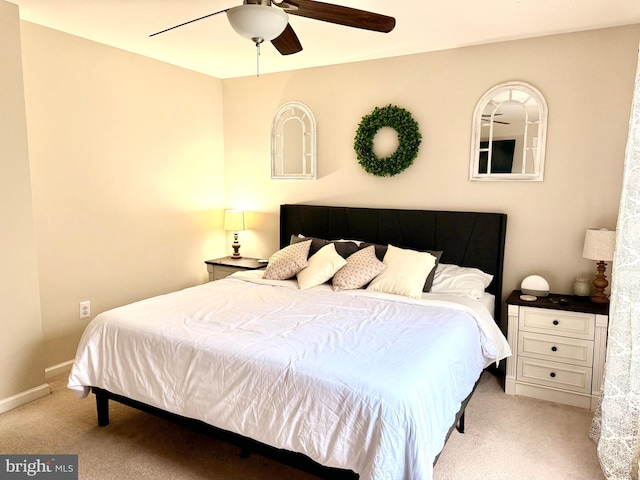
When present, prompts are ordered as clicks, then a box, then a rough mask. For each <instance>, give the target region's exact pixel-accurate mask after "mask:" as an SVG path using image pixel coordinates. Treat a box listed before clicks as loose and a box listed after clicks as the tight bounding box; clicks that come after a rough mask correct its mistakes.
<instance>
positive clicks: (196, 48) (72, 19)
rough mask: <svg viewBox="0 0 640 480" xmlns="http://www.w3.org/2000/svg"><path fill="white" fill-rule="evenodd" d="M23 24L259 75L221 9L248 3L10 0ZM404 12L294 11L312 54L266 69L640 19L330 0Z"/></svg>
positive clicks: (559, 8)
mask: <svg viewBox="0 0 640 480" xmlns="http://www.w3.org/2000/svg"><path fill="white" fill-rule="evenodd" d="M9 1H10V2H11V3H15V4H17V5H19V7H20V18H22V19H23V20H26V21H29V22H33V23H37V24H40V25H44V26H46V27H50V28H53V29H56V30H61V31H63V32H67V33H70V34H73V35H77V36H79V37H83V38H87V39H89V40H93V41H96V42H100V43H104V44H107V45H111V46H114V47H117V48H121V49H123V50H127V51H130V52H134V53H138V54H140V55H144V56H147V57H151V58H154V59H157V60H161V61H164V62H167V63H171V64H174V65H178V66H181V67H184V68H188V69H190V70H195V71H198V72H202V73H205V74H207V75H212V76H215V77H218V78H234V77H241V76H249V75H256V73H257V64H258V63H257V55H256V53H257V52H256V47H255V46H254V44H253V43H252V42H251V41H250V40H246V39H244V38H242V37H240V36H239V35H237V34H236V33H235V32H234V31H233V29H232V28H231V26H230V25H229V23H228V21H227V18H226V15H225V14H224V13H223V14H219V15H216V16H213V17H210V18H207V19H205V20H202V21H199V22H195V23H192V24H190V25H186V26H184V27H181V28H178V29H175V30H172V31H170V32H166V33H163V34H161V35H158V36H154V37H149V35H150V34H151V33H154V32H157V31H160V30H163V29H165V28H167V27H170V26H173V25H176V24H179V23H182V22H186V21H188V20H191V19H194V18H197V17H201V16H203V15H207V14H209V13H213V12H216V11H219V10H223V9H226V8H229V7H233V6H236V5H240V4H241V0H9ZM327 2H328V3H335V4H340V5H344V6H348V7H353V8H359V9H363V10H369V11H372V12H376V13H381V14H385V15H389V16H392V17H395V18H396V27H395V29H394V30H393V31H392V32H390V33H376V32H369V31H364V30H360V29H355V28H349V27H344V26H338V25H334V24H330V23H325V22H321V21H318V20H312V19H307V18H303V17H295V16H289V23H290V25H291V26H292V27H293V29H294V30H295V31H296V33H297V35H298V37H299V38H300V42H301V43H302V46H303V48H304V50H303V51H302V52H300V53H296V54H294V55H288V56H282V55H280V54H279V53H278V52H277V51H276V49H275V48H274V47H273V46H272V45H271V44H270V43H266V42H265V44H263V46H262V47H261V52H260V57H259V71H260V73H261V74H264V73H272V72H281V71H287V70H296V69H301V68H308V67H315V66H321V65H330V64H338V63H346V62H355V61H360V60H368V59H374V58H383V57H393V56H398V55H406V54H412V53H419V52H428V51H435V50H443V49H449V48H456V47H463V46H469V45H477V44H482V43H490V42H496V41H501V40H512V39H518V38H527V37H535V36H541V35H548V34H554V33H564V32H574V31H580V30H588V29H593V28H603V27H611V26H619V25H627V24H634V23H640V1H638V0H454V1H442V0H439V1H435V0H421V1H417V0H404V1H398V0H335V1H332V0H327Z"/></svg>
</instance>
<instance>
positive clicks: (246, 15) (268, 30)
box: [227, 4, 289, 41]
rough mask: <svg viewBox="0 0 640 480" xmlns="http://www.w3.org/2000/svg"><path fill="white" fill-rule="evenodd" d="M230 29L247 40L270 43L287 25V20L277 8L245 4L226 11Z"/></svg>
mask: <svg viewBox="0 0 640 480" xmlns="http://www.w3.org/2000/svg"><path fill="white" fill-rule="evenodd" d="M227 18H228V19H229V23H230V24H231V27H233V29H234V30H235V31H236V33H237V34H238V35H240V36H241V37H244V38H248V39H249V40H253V41H255V40H254V39H256V38H258V39H262V40H264V41H270V40H273V39H274V38H276V37H278V36H279V35H280V34H281V33H282V32H283V31H284V29H285V28H286V27H287V23H289V18H288V16H287V14H286V13H284V12H283V11H282V10H281V9H279V8H274V7H269V6H265V5H251V4H245V5H240V6H238V7H233V8H231V9H229V10H228V11H227Z"/></svg>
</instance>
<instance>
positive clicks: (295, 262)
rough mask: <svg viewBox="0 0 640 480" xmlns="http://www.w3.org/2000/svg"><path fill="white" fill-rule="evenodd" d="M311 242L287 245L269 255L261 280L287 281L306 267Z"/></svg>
mask: <svg viewBox="0 0 640 480" xmlns="http://www.w3.org/2000/svg"><path fill="white" fill-rule="evenodd" d="M309 248H311V240H307V241H305V242H300V243H296V244H294V245H288V246H286V247H284V248H283V249H282V250H278V251H277V252H276V253H274V254H273V255H271V257H270V258H269V263H268V264H267V268H266V269H265V271H264V275H263V276H262V278H266V279H268V280H287V279H289V278H291V277H293V276H294V275H295V274H296V273H298V272H299V271H300V270H302V269H303V268H304V267H306V266H307V265H308V263H307V257H308V256H309Z"/></svg>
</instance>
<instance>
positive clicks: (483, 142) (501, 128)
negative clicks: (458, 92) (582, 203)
mask: <svg viewBox="0 0 640 480" xmlns="http://www.w3.org/2000/svg"><path fill="white" fill-rule="evenodd" d="M546 136H547V102H546V101H545V99H544V97H543V96H542V94H541V93H540V92H539V91H538V90H536V89H535V88H534V87H532V86H531V85H529V84H527V83H524V82H507V83H502V84H500V85H496V86H495V87H493V88H492V89H490V90H489V91H488V92H487V93H485V94H484V96H483V97H482V98H481V99H480V101H479V102H478V104H477V105H476V108H475V110H474V112H473V134H472V137H471V162H470V173H469V179H470V180H473V181H501V180H530V181H542V179H543V175H544V154H545V144H546Z"/></svg>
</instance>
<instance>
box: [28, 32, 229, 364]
mask: <svg viewBox="0 0 640 480" xmlns="http://www.w3.org/2000/svg"><path fill="white" fill-rule="evenodd" d="M21 27H22V38H23V45H22V49H23V59H24V60H23V62H24V84H25V95H26V107H27V108H26V110H27V125H28V133H29V149H30V162H31V176H32V183H33V208H34V216H35V226H36V228H35V230H36V238H37V248H38V259H39V262H38V267H39V272H40V289H41V295H42V326H43V329H44V340H45V359H46V366H47V367H51V366H54V365H57V364H60V363H62V362H66V361H69V360H71V359H73V357H74V355H75V349H76V346H77V343H78V340H79V338H80V335H81V333H82V331H83V329H84V327H85V326H86V324H87V322H88V321H87V320H80V319H79V302H80V301H83V300H89V301H91V310H92V311H91V313H92V317H93V316H95V315H96V314H98V313H99V312H101V311H104V310H106V309H109V308H112V307H115V306H118V305H122V304H125V303H128V302H131V301H134V300H138V299H141V298H144V297H149V296H152V295H156V294H160V293H166V292H169V291H172V290H177V289H180V288H184V287H187V286H191V285H195V284H199V283H202V282H204V281H205V280H206V278H207V272H206V268H205V264H204V260H206V259H208V258H212V257H216V256H220V255H223V254H224V251H225V246H224V235H223V234H222V233H221V232H220V231H219V230H217V231H216V226H221V225H222V219H221V212H222V209H223V208H224V161H223V139H222V84H221V81H220V80H218V79H215V78H212V77H208V76H205V75H202V74H198V73H195V72H191V71H187V70H184V69H181V68H178V67H174V66H171V65H168V64H164V63H160V62H157V61H154V60H151V59H148V58H145V57H141V56H138V55H134V54H131V53H127V52H124V51H122V50H118V49H115V48H111V47H108V46H105V45H101V44H98V43H95V42H90V41H87V40H84V39H81V38H78V37H74V36H71V35H68V34H65V33H61V32H59V31H55V30H51V29H48V28H44V27H42V26H38V25H35V24H32V23H28V22H22V24H21Z"/></svg>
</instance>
